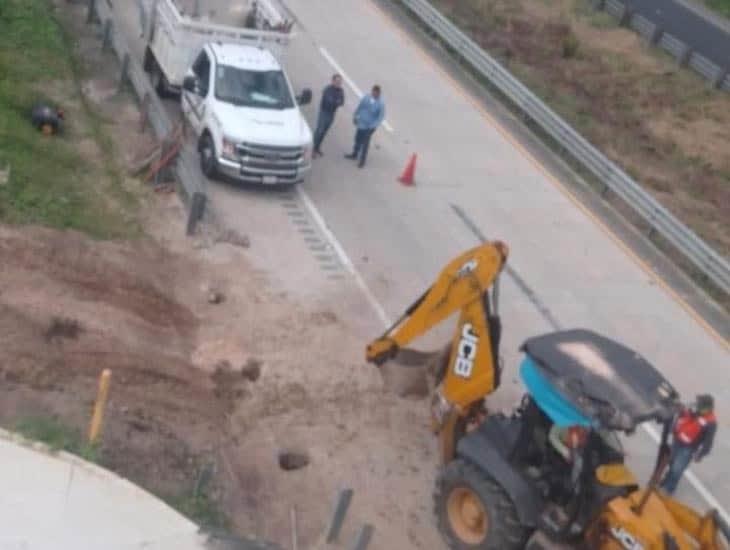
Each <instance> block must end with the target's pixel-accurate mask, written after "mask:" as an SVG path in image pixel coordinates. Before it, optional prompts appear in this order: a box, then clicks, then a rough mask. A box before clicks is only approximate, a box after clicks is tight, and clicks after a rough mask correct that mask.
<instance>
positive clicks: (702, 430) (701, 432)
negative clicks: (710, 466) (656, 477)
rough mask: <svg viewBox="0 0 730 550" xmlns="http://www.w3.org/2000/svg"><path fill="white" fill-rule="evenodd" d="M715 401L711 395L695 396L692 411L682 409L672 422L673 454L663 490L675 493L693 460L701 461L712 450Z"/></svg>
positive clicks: (714, 426)
mask: <svg viewBox="0 0 730 550" xmlns="http://www.w3.org/2000/svg"><path fill="white" fill-rule="evenodd" d="M714 408H715V402H714V399H713V398H712V396H711V395H706V394H705V395H698V396H697V404H696V407H695V409H694V410H693V409H692V408H686V409H683V410H682V411H681V412H680V413H679V416H678V417H677V420H676V421H675V423H674V432H673V441H672V454H671V459H670V462H669V470H668V471H667V473H666V475H665V476H664V480H663V481H662V489H664V490H665V491H666V492H667V493H668V494H670V495H672V494H674V491H675V490H676V489H677V485H678V484H679V480H680V479H682V475H683V474H684V471H685V470H686V469H687V466H689V463H690V462H692V459H693V458H694V460H695V462H699V461H700V460H702V459H703V458H704V457H705V456H706V455H707V454H708V453H709V452H710V451H711V450H712V443H713V441H714V439H715V431H716V430H717V420H716V419H715V413H714Z"/></svg>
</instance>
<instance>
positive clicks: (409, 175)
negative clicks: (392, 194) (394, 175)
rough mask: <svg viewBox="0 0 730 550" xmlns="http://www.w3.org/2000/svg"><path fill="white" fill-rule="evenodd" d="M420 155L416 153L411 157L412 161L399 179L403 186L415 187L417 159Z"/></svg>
mask: <svg viewBox="0 0 730 550" xmlns="http://www.w3.org/2000/svg"><path fill="white" fill-rule="evenodd" d="M417 156H418V155H416V154H415V153H414V154H413V155H411V159H410V160H409V161H408V164H407V165H406V168H405V170H403V173H402V174H401V175H400V177H399V178H398V181H399V182H401V183H402V184H403V185H414V184H415V181H414V177H415V175H416V158H417Z"/></svg>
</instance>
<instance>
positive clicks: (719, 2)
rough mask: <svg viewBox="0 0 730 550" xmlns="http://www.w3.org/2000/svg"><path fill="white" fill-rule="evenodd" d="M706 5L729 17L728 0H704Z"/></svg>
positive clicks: (729, 3) (729, 4) (729, 7)
mask: <svg viewBox="0 0 730 550" xmlns="http://www.w3.org/2000/svg"><path fill="white" fill-rule="evenodd" d="M704 2H705V4H707V7H709V8H712V9H713V10H715V11H716V12H718V13H720V14H722V15H724V16H725V17H730V0H704Z"/></svg>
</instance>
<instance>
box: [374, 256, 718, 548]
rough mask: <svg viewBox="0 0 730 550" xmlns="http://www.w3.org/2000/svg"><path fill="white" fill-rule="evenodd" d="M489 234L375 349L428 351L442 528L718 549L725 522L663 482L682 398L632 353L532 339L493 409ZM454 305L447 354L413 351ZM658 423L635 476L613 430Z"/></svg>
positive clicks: (464, 540)
mask: <svg viewBox="0 0 730 550" xmlns="http://www.w3.org/2000/svg"><path fill="white" fill-rule="evenodd" d="M507 256H508V249H507V246H506V245H505V244H503V243H501V242H487V243H484V244H482V245H481V246H478V247H476V248H474V249H472V250H469V251H468V252H466V253H464V254H462V255H461V256H459V257H458V258H456V259H454V260H453V261H452V262H450V263H449V264H448V265H447V266H446V267H445V268H444V269H443V271H442V272H441V274H440V276H439V277H438V279H437V280H436V282H435V283H434V284H433V285H432V286H431V287H430V288H429V289H428V290H426V292H425V293H424V294H423V295H422V296H421V297H420V298H419V299H418V300H416V301H415V302H414V303H413V304H412V305H411V306H410V307H409V308H408V309H407V310H406V312H405V313H404V314H403V316H402V317H401V318H400V319H398V321H397V322H396V323H395V324H394V325H393V326H392V327H391V328H390V329H388V330H387V331H386V332H385V334H383V335H382V336H381V337H380V338H378V339H376V340H375V341H373V342H372V343H371V344H370V345H368V347H367V352H366V357H367V360H368V361H369V362H371V363H374V364H376V365H378V366H382V365H384V364H386V363H390V364H398V363H402V364H403V365H404V367H406V366H407V367H409V368H413V367H414V366H417V365H419V361H420V362H421V365H420V366H422V367H423V366H424V364H423V363H425V362H430V363H431V367H432V368H431V370H432V374H433V375H434V378H435V381H436V385H435V391H434V396H433V402H432V424H433V428H434V431H435V433H437V434H438V436H439V439H440V447H441V455H442V460H443V464H442V469H441V473H440V475H439V479H438V481H437V484H436V488H435V491H434V506H435V512H436V518H437V522H438V526H439V529H440V531H441V533H442V535H443V537H444V540H445V541H446V543H447V544H448V546H449V547H450V548H452V549H458V550H513V549H515V550H516V549H520V548H527V549H532V550H539V549H555V550H568V549H601V550H614V549H615V550H621V549H624V550H690V549H697V548H699V549H701V550H723V549H725V550H726V549H728V548H730V546H729V545H728V541H729V540H730V529H729V528H728V526H727V524H726V523H725V522H724V521H723V520H722V518H721V517H720V516H719V514H718V513H717V512H716V511H714V510H710V511H709V512H707V513H705V514H700V513H698V512H697V511H695V510H693V509H692V508H690V507H688V506H686V505H684V504H682V503H680V502H679V501H678V500H676V499H674V498H672V497H670V496H668V495H666V494H664V493H663V492H662V491H661V490H660V489H659V488H658V484H659V482H660V481H661V477H662V475H663V473H664V471H665V470H666V467H667V463H668V458H669V445H668V439H669V437H670V432H671V426H672V422H673V418H674V416H675V414H676V413H677V411H678V408H679V396H678V394H677V391H676V390H675V389H674V388H673V387H672V386H671V384H670V383H669V382H668V381H667V380H666V379H665V378H664V377H663V376H662V375H661V374H660V373H659V372H658V371H657V370H656V369H655V368H654V367H653V366H652V365H650V364H649V363H648V362H647V361H646V360H645V359H644V358H643V357H641V356H640V355H639V354H638V353H636V352H635V351H633V350H630V349H628V348H626V347H625V346H623V345H621V344H619V343H617V342H615V341H613V340H610V339H609V338H606V337H604V336H601V335H599V334H596V333H594V332H591V331H589V330H583V329H578V330H563V331H557V332H553V333H549V334H545V335H541V336H537V337H534V338H530V339H528V340H527V341H525V343H524V344H523V345H522V347H521V348H520V349H521V351H523V352H524V354H525V356H524V360H523V362H522V364H521V366H520V375H521V378H522V380H523V382H524V384H525V386H526V388H527V391H526V393H525V395H524V397H523V399H522V403H521V405H520V406H519V407H518V408H517V409H516V410H514V411H513V412H512V413H510V414H509V415H506V414H503V413H491V412H490V413H487V410H486V408H485V405H484V400H485V397H487V396H488V395H489V394H490V393H492V392H494V391H495V390H496V389H497V388H498V386H499V383H500V375H501V367H500V362H499V341H500V334H501V322H500V319H499V315H498V311H497V309H498V308H497V305H498V288H499V287H498V277H499V275H500V273H501V271H502V270H503V268H504V266H505V262H506V261H507ZM456 313H458V314H459V318H458V322H457V326H456V330H455V332H454V336H453V339H452V341H451V343H450V345H449V346H448V347H447V349H445V350H444V351H443V352H441V353H436V354H435V355H433V354H423V353H421V352H416V351H415V350H411V349H409V348H407V347H406V346H408V345H409V344H410V343H411V342H412V341H413V340H415V339H416V338H417V337H419V336H421V335H423V334H425V333H426V332H428V331H429V330H430V329H431V328H433V327H434V326H436V325H437V324H439V323H441V322H442V321H444V320H446V319H447V318H449V317H450V316H451V315H453V314H456ZM651 421H653V422H657V423H659V424H660V425H661V426H662V427H663V430H662V440H661V444H660V445H659V452H658V457H657V460H656V464H655V468H654V471H653V474H652V476H651V479H650V480H649V482H648V484H647V485H646V487H644V488H642V487H640V486H639V484H638V482H637V481H636V478H635V477H634V475H633V474H632V473H631V472H630V471H629V469H628V468H627V467H626V465H625V464H624V452H623V448H622V445H621V442H620V439H619V438H618V437H617V433H625V434H632V433H633V432H634V431H635V429H636V427H637V426H638V425H640V424H642V423H644V422H651Z"/></svg>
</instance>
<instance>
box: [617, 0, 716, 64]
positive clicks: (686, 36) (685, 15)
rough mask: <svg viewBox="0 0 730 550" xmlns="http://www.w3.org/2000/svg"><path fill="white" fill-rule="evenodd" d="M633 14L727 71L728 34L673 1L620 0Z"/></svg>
mask: <svg viewBox="0 0 730 550" xmlns="http://www.w3.org/2000/svg"><path fill="white" fill-rule="evenodd" d="M622 2H624V4H626V6H627V7H629V8H630V9H631V10H632V11H633V12H634V13H638V14H640V15H643V16H644V17H646V18H647V19H648V20H649V21H651V22H653V23H655V24H657V25H659V26H660V27H661V28H662V29H663V30H664V32H668V33H669V34H671V35H673V36H674V37H676V38H678V39H679V40H681V41H682V42H684V43H685V44H688V45H689V46H690V47H691V48H692V50H694V51H695V52H697V53H699V54H701V55H703V56H705V57H706V58H707V59H709V60H710V61H712V62H713V63H715V64H716V65H718V66H720V67H723V68H724V69H725V70H729V69H730V34H728V32H727V30H726V29H723V28H722V27H720V26H719V25H717V24H716V23H715V22H714V21H712V20H710V19H708V18H706V17H703V16H702V15H701V14H700V13H699V12H698V11H696V10H694V9H690V8H689V7H688V6H687V5H686V4H685V3H684V2H678V1H677V0H622Z"/></svg>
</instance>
